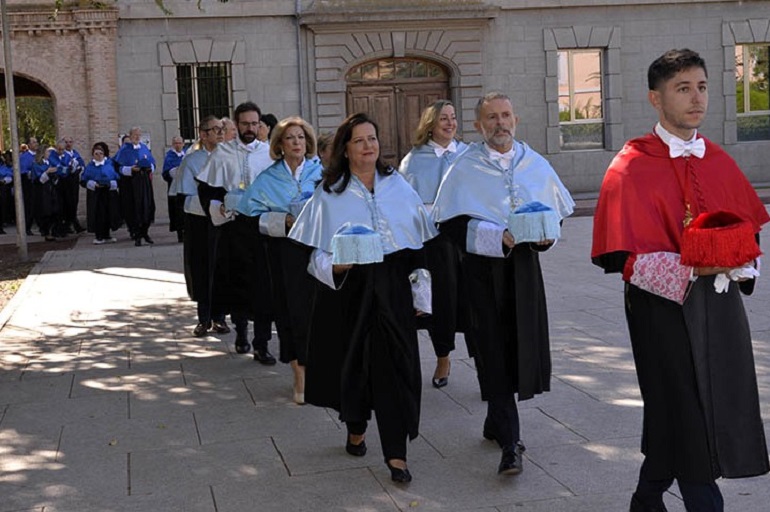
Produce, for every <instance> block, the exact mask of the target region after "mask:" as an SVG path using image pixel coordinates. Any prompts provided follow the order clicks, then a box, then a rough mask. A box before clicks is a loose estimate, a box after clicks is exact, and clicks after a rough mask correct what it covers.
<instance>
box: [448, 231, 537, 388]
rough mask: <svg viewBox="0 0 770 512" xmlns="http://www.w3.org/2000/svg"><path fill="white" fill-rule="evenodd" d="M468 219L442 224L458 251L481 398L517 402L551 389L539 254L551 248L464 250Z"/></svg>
mask: <svg viewBox="0 0 770 512" xmlns="http://www.w3.org/2000/svg"><path fill="white" fill-rule="evenodd" d="M469 220H470V217H467V216H462V217H455V218H453V219H451V220H449V221H447V222H444V223H442V224H441V225H440V228H439V229H440V230H441V232H442V233H446V234H447V235H449V237H450V238H451V239H452V240H453V241H454V243H455V244H456V245H457V247H458V248H459V249H460V251H461V254H462V256H461V261H462V263H461V273H462V281H463V283H464V286H465V290H466V291H467V294H468V301H469V303H470V306H469V316H470V319H469V325H468V326H467V328H466V332H469V333H470V334H471V336H469V337H468V338H467V339H466V341H468V342H469V350H472V353H473V356H474V361H475V363H476V370H477V374H478V379H479V384H480V387H481V398H482V399H483V400H488V399H489V397H491V396H496V395H510V394H511V393H513V392H516V393H518V395H519V400H526V399H529V398H532V397H533V396H534V395H537V394H540V393H542V392H544V391H550V388H551V352H550V343H549V338H548V311H547V306H546V300H545V286H544V283H543V275H542V271H541V269H540V257H539V251H542V250H545V249H546V248H548V247H550V246H542V247H541V246H537V245H535V244H530V243H523V244H517V245H516V246H515V247H514V249H513V250H512V251H511V253H510V254H509V255H508V256H507V257H505V258H493V257H487V256H480V255H477V254H472V253H468V252H467V251H466V250H465V243H466V236H467V228H468V221H469Z"/></svg>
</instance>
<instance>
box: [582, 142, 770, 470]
mask: <svg viewBox="0 0 770 512" xmlns="http://www.w3.org/2000/svg"><path fill="white" fill-rule="evenodd" d="M703 140H704V142H705V144H706V152H705V155H704V157H703V158H702V159H699V158H696V157H689V158H676V159H672V158H670V157H669V154H668V147H667V146H666V144H665V143H664V142H663V141H662V140H660V139H659V138H658V137H657V136H656V135H654V134H648V135H646V136H644V137H640V138H638V139H634V140H631V141H629V142H628V143H626V145H625V147H624V148H623V149H622V150H621V151H620V153H618V155H617V156H616V157H615V159H614V160H613V161H612V163H611V164H610V167H609V169H608V171H607V174H606V175H605V178H604V182H603V184H602V188H601V192H600V195H599V201H598V203H597V211H596V216H595V218H594V237H593V248H592V252H591V256H592V259H593V262H594V263H595V264H597V265H599V266H600V267H602V268H604V269H605V272H622V271H623V270H624V265H625V262H626V260H627V258H628V257H629V256H631V255H637V254H647V253H654V252H672V253H679V251H680V249H679V248H680V242H681V234H682V231H683V220H684V217H685V203H686V202H689V203H690V206H691V209H692V213H693V215H694V216H697V215H698V214H699V213H702V212H706V211H716V210H719V209H726V210H730V211H733V212H734V213H737V214H739V215H740V216H741V217H742V218H744V219H746V220H748V221H750V222H751V223H752V225H753V226H754V229H755V231H757V232H758V231H759V229H760V226H761V225H763V224H765V223H766V222H768V220H770V219H769V218H768V215H767V211H766V210H765V208H764V205H763V204H762V203H761V201H759V199H758V198H757V195H756V192H755V191H754V189H753V188H752V187H751V185H750V183H749V182H748V180H746V178H745V177H744V176H743V174H742V173H741V171H740V169H738V167H737V165H736V164H735V162H734V161H733V160H732V158H731V157H730V156H729V155H728V154H727V153H726V152H725V151H724V150H723V149H722V148H720V147H719V146H717V145H716V144H713V143H711V142H710V141H709V140H708V139H705V138H703ZM714 279H715V278H714V276H704V277H698V278H697V280H696V281H695V282H694V283H692V285H691V287H690V290H689V292H688V295H687V297H686V299H685V301H684V304H683V305H679V304H678V303H676V302H674V301H671V300H668V299H665V298H663V297H661V296H658V295H655V294H653V293H650V292H648V291H645V290H642V289H641V288H639V287H637V286H635V285H632V284H630V283H626V287H625V305H626V319H627V322H628V328H629V333H630V338H631V346H632V348H633V352H634V362H635V364H636V372H637V378H638V380H639V388H640V390H641V393H642V398H643V400H644V421H643V430H642V453H644V454H645V456H646V466H647V468H648V470H649V471H648V475H649V478H651V479H667V478H677V479H681V480H683V481H690V482H704V483H705V482H713V481H714V480H715V479H716V478H719V477H725V478H738V477H747V476H755V475H761V474H764V473H767V472H768V471H770V465H769V464H768V454H767V447H766V441H765V435H764V429H763V424H762V419H761V417H760V410H759V398H758V391H757V381H756V373H755V367H754V357H753V352H752V346H751V332H750V328H749V325H748V320H747V317H746V312H745V310H744V307H743V302H742V299H741V298H740V292H743V293H751V291H752V290H753V286H754V281H753V280H751V281H747V282H744V283H740V284H739V283H735V282H731V283H730V285H729V288H728V291H727V292H726V293H716V291H715V290H714Z"/></svg>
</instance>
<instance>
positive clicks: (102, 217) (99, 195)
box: [86, 186, 123, 233]
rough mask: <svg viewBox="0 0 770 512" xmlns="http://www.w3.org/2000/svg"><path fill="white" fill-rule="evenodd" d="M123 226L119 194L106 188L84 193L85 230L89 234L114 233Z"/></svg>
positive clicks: (100, 187)
mask: <svg viewBox="0 0 770 512" xmlns="http://www.w3.org/2000/svg"><path fill="white" fill-rule="evenodd" d="M122 224H123V218H122V216H121V214H120V193H119V192H118V191H117V190H110V188H109V187H108V186H98V187H97V188H96V190H87V191H86V229H87V230H88V232H89V233H103V232H104V231H105V229H106V231H110V230H112V231H115V230H117V229H118V228H120V226H121V225H122Z"/></svg>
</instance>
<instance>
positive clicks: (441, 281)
mask: <svg viewBox="0 0 770 512" xmlns="http://www.w3.org/2000/svg"><path fill="white" fill-rule="evenodd" d="M425 252H426V258H427V269H428V271H429V272H430V275H431V306H432V309H433V311H432V313H431V314H430V315H424V316H421V317H419V318H418V319H417V328H418V329H427V330H428V332H429V333H430V337H431V342H432V343H433V348H434V351H435V352H436V355H437V356H439V357H441V356H446V355H448V354H449V352H451V351H452V350H454V349H455V333H458V332H462V333H465V338H466V344H467V345H468V351H469V354H470V355H471V356H473V346H474V344H473V343H472V342H470V341H468V340H467V338H469V337H471V336H472V334H471V332H470V331H469V330H468V329H467V328H466V326H467V324H468V322H469V312H468V311H469V309H468V308H469V304H468V294H467V291H466V290H465V286H464V284H463V281H462V279H460V251H459V250H458V248H457V246H456V245H455V244H454V243H453V242H452V240H451V239H450V238H449V237H448V236H447V235H446V234H440V235H438V236H437V237H435V238H433V239H431V240H429V241H428V242H426V243H425Z"/></svg>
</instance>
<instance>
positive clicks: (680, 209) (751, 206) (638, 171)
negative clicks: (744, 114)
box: [591, 133, 770, 258]
mask: <svg viewBox="0 0 770 512" xmlns="http://www.w3.org/2000/svg"><path fill="white" fill-rule="evenodd" d="M703 140H704V142H705V143H706V153H705V155H704V157H703V158H696V157H689V158H683V157H679V158H670V157H669V154H668V146H667V145H666V144H665V143H664V142H663V141H662V140H661V139H660V138H659V137H658V136H657V135H654V134H652V133H650V134H647V135H645V136H643V137H639V138H637V139H632V140H630V141H628V142H627V143H626V145H625V147H624V148H623V149H622V150H621V151H620V152H619V153H618V154H617V155H616V156H615V158H614V159H613V160H612V162H611V163H610V166H609V168H608V169H607V173H606V174H605V176H604V181H603V182H602V188H601V191H600V192H599V201H598V203H597V205H596V214H595V216H594V231H593V248H592V250H591V257H592V258H595V257H598V256H601V255H603V254H608V253H612V252H616V251H624V252H629V253H632V254H644V253H650V252H659V251H665V252H675V253H679V252H680V242H681V236H682V230H683V229H684V226H683V220H684V216H685V195H686V196H687V201H688V202H689V203H690V209H691V211H692V214H693V217H697V216H698V214H700V213H702V212H706V211H715V210H728V211H731V212H733V213H735V214H737V215H739V216H740V217H742V218H743V219H745V220H747V221H749V222H751V223H752V225H753V227H754V232H755V233H757V232H759V230H760V228H761V226H762V225H763V224H765V223H766V222H768V220H770V216H768V214H767V210H766V209H765V206H764V205H763V204H762V202H761V201H760V200H759V197H757V193H756V192H755V191H754V188H753V187H752V186H751V184H750V183H749V181H748V180H747V179H746V177H745V176H744V175H743V173H742V172H741V170H740V169H739V168H738V165H737V164H736V163H735V161H734V160H733V159H732V158H731V157H730V155H728V154H727V153H726V152H725V151H724V150H723V149H722V148H721V147H719V146H718V145H717V144H714V143H712V142H711V141H709V140H708V139H706V138H703ZM683 190H686V192H683Z"/></svg>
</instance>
